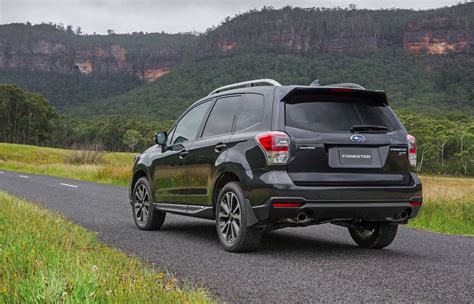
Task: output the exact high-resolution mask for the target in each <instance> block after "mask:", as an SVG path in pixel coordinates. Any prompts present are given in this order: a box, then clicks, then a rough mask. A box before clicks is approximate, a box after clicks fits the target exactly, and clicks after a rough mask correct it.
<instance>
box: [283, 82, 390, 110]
mask: <svg viewBox="0 0 474 304" xmlns="http://www.w3.org/2000/svg"><path fill="white" fill-rule="evenodd" d="M314 94H320V95H334V94H341V95H345V96H357V97H366V98H368V99H371V100H373V101H375V102H377V103H379V104H384V105H388V98H387V94H386V93H385V92H384V91H379V90H376V91H372V90H366V89H360V88H359V87H356V88H353V87H343V86H340V85H328V86H309V87H293V88H292V89H291V90H289V91H288V92H286V94H284V95H283V97H282V98H281V100H282V101H288V100H289V99H290V98H291V99H298V100H301V101H303V100H308V101H311V100H313V101H314V99H312V96H311V95H314Z"/></svg>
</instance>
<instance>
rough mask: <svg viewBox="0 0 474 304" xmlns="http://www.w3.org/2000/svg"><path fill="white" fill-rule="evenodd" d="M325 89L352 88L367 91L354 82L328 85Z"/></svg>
mask: <svg viewBox="0 0 474 304" xmlns="http://www.w3.org/2000/svg"><path fill="white" fill-rule="evenodd" d="M324 87H339V88H340V87H342V88H352V89H360V90H365V88H364V87H363V86H361V85H360V84H357V83H352V82H343V83H334V84H327V85H325V86H324Z"/></svg>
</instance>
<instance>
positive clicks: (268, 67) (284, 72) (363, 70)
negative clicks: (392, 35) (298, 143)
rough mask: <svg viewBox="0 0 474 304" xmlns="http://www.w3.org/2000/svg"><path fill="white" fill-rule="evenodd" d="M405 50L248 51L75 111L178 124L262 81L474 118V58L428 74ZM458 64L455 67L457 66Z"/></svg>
mask: <svg viewBox="0 0 474 304" xmlns="http://www.w3.org/2000/svg"><path fill="white" fill-rule="evenodd" d="M425 60H429V59H428V58H426V59H424V58H417V57H412V56H409V55H407V54H406V53H405V52H404V51H403V50H401V49H396V48H386V49H381V50H377V51H371V52H366V53H361V54H359V55H347V54H346V55H342V54H339V55H337V56H335V55H333V54H314V55H312V56H295V55H271V54H257V53H251V52H246V53H242V54H236V55H233V56H221V57H216V58H213V59H208V60H200V61H193V62H186V63H183V64H182V65H181V66H180V67H178V68H176V69H175V70H174V71H173V72H172V73H170V74H167V75H165V76H163V77H161V78H160V79H158V80H157V81H156V82H154V83H151V84H148V85H145V86H141V87H139V88H137V89H134V90H132V91H130V92H127V93H126V94H123V95H118V96H113V97H110V98H107V99H103V100H96V101H95V102H94V104H93V105H90V104H87V105H85V106H84V107H82V108H77V107H74V108H70V109H69V110H68V112H69V113H70V114H72V115H87V116H89V115H116V114H122V115H129V116H138V117H143V118H146V119H152V120H155V119H175V118H176V117H178V116H179V115H180V114H181V112H182V111H183V110H184V109H185V108H186V107H187V106H189V105H190V104H191V103H192V102H194V101H196V100H197V99H199V98H202V97H203V96H206V95H207V94H208V93H209V92H210V91H212V90H213V89H214V88H216V87H218V86H221V85H225V84H229V83H233V82H238V81H244V80H249V79H256V78H274V79H276V80H278V81H280V82H281V83H283V84H309V83H311V82H312V81H313V80H315V79H320V82H321V83H322V84H329V83H338V82H356V83H359V84H361V85H363V86H364V87H366V88H368V89H382V90H385V91H386V92H387V93H388V94H389V96H390V98H391V104H392V105H393V107H394V108H398V109H400V108H409V109H416V110H417V111H418V112H421V113H426V114H433V113H437V114H438V115H443V113H444V112H446V111H450V112H451V111H462V112H465V113H470V114H473V113H474V103H473V100H474V87H473V85H472V84H473V83H474V59H473V58H465V59H458V60H457V61H454V60H453V59H451V58H438V60H439V61H446V62H450V64H446V65H443V66H440V67H436V66H433V67H432V70H431V71H429V72H428V71H426V69H425V67H424V61H425ZM451 61H452V62H451Z"/></svg>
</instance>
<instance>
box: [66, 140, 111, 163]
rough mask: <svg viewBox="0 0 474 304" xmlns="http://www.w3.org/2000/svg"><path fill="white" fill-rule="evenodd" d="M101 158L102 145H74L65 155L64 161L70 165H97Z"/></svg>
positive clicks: (102, 155) (102, 154) (102, 153)
mask: <svg viewBox="0 0 474 304" xmlns="http://www.w3.org/2000/svg"><path fill="white" fill-rule="evenodd" d="M103 157H104V152H103V145H102V144H100V143H99V144H92V145H84V146H79V145H76V144H74V145H72V147H71V150H70V151H68V153H67V154H66V156H65V161H66V163H69V164H72V165H97V164H100V163H101V162H102V160H103Z"/></svg>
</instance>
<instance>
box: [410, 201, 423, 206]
mask: <svg viewBox="0 0 474 304" xmlns="http://www.w3.org/2000/svg"><path fill="white" fill-rule="evenodd" d="M421 204H422V202H410V206H412V207H420V206H421Z"/></svg>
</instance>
